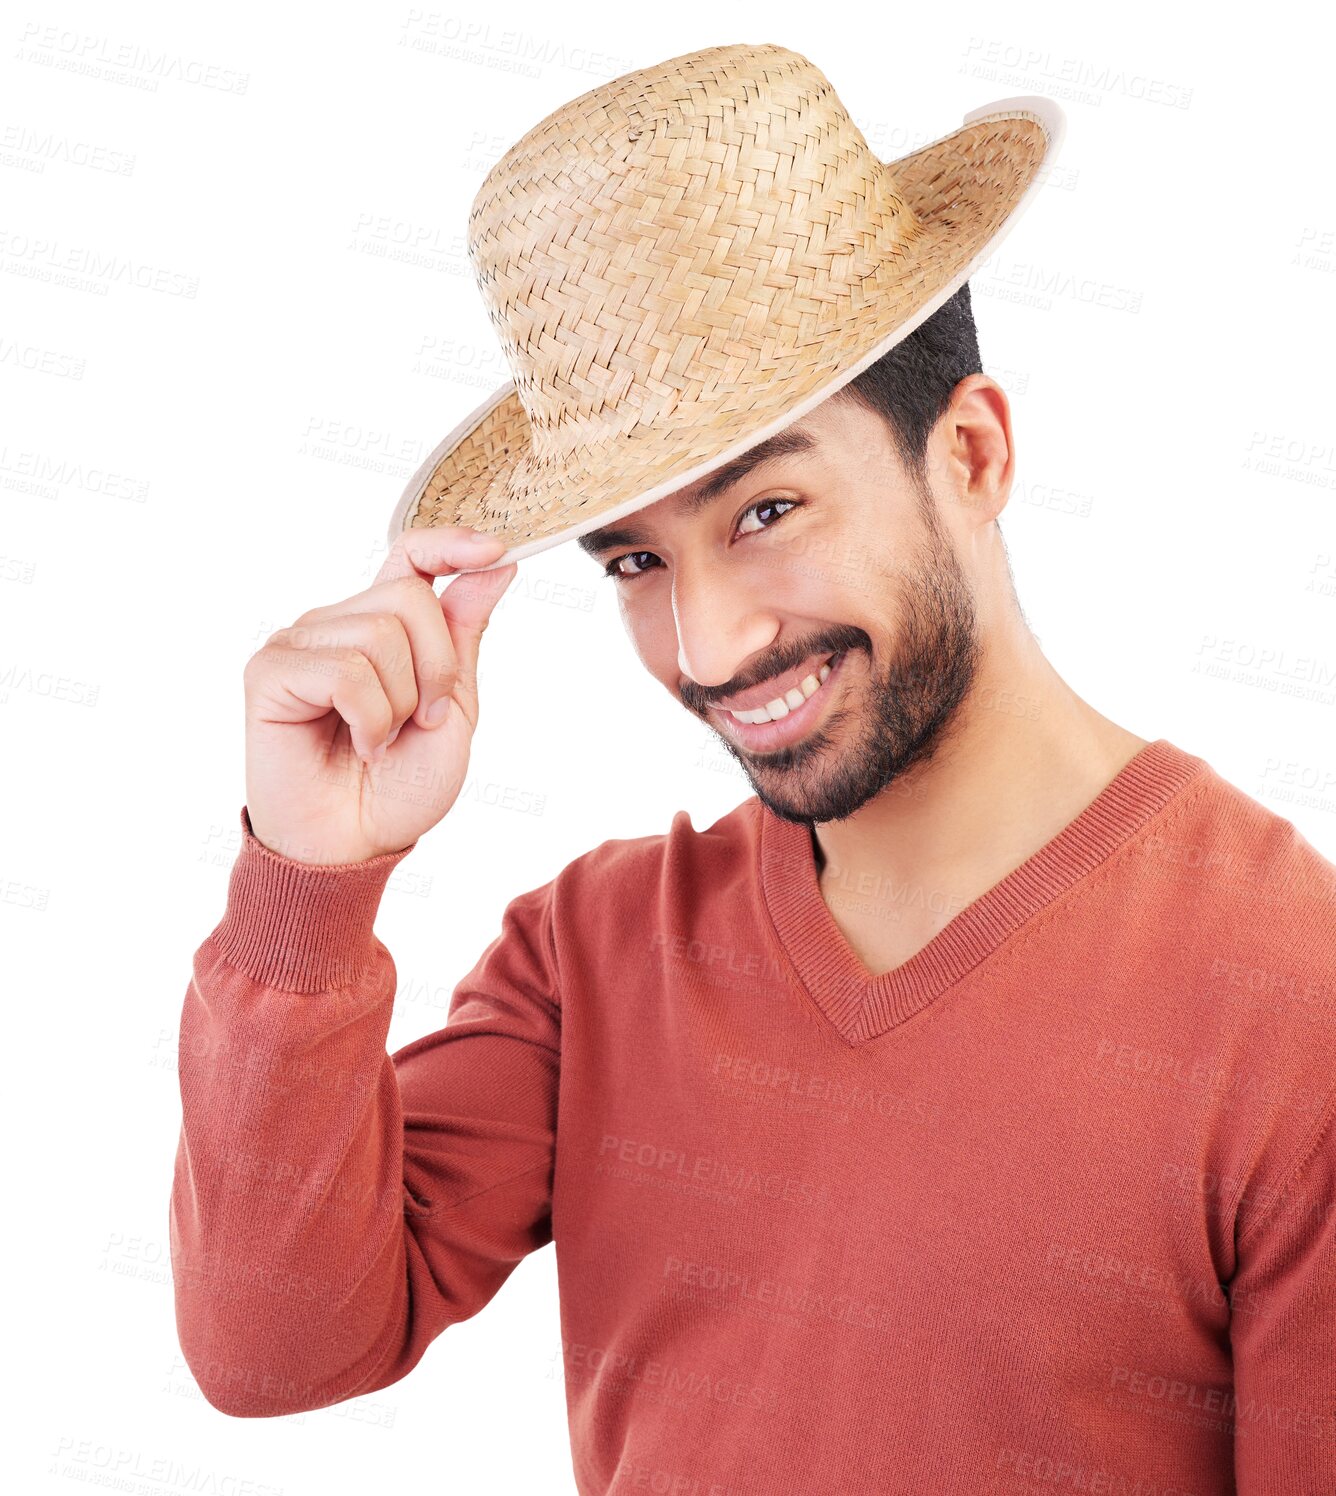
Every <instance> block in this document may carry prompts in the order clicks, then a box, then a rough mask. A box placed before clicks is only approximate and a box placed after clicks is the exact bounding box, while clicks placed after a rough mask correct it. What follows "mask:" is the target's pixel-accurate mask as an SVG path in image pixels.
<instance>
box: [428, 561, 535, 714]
mask: <svg viewBox="0 0 1336 1496" xmlns="http://www.w3.org/2000/svg"><path fill="white" fill-rule="evenodd" d="M518 570H519V562H518V561H508V562H507V563H506V564H505V565H504V566H493V567H489V568H488V569H487V570H486V571H479V572H470V573H469V574H468V575H466V576H462V577H456V578H455V579H454V581H452V582H451V583H450V584H449V585H448V586H447V587H446V588H445V590H444V591H443V592H442V593H441V612H442V613H443V614H444V615H445V619H446V622H447V624H448V625H449V629H450V638H451V640H452V641H453V643H454V646H455V658H456V661H457V664H458V673H457V675H456V678H455V698H456V700H458V702H459V703H460V705H461V706H462V707H463V709H464V712H465V714H466V715H467V717H468V719H469V721H470V723H472V725H473V726H474V727H476V726H477V725H478V645H479V641H480V640H481V639H482V634H483V630H484V629H485V628H486V627H487V624H488V621H489V620H490V618H491V616H492V609H493V608H495V607H496V605H497V603H498V602H499V601H500V599H501V594H502V593H503V592H504V591H505V590H506V588H507V587H509V586H510V584H511V582H512V581H514V579H515V573H516V572H517V571H518Z"/></svg>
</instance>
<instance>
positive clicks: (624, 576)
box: [603, 499, 798, 582]
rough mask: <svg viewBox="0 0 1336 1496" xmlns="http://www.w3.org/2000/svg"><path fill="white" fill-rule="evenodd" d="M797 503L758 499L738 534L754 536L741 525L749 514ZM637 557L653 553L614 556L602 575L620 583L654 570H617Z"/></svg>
mask: <svg viewBox="0 0 1336 1496" xmlns="http://www.w3.org/2000/svg"><path fill="white" fill-rule="evenodd" d="M797 502H798V501H797V500H796V499H759V500H757V502H756V503H755V504H750V505H748V507H747V508H746V509H744V510H743V511H742V520H741V521H739V523H738V533H739V534H746V535H754V534H755V533H756V531H755V530H743V528H742V523H743V521H745V520H746V518H747V516H748V515H750V514H759V512H760V511H761V510H762V509H774V508H775V507H776V506H777V505H780V504H787V505H788V506H789V508H793V507H794V506H796V504H797ZM784 512H785V513H787V512H788V511H787V510H785V511H784ZM781 517H782V516H781ZM777 523H778V520H775V521H772V522H771V523H770V524H763V525H759V526H758V528H759V529H762V530H773V529H774V527H775V525H776V524H777ZM639 556H654V552H653V551H627V552H626V553H625V554H624V555H621V556H615V557H614V558H613V559H612V560H611V561H609V562H608V564H607V565H606V566H605V567H604V568H603V575H604V576H605V577H612V578H614V579H615V580H617V581H620V582H629V581H630V580H631V579H632V578H633V577H643V576H644V575H645V573H646V572H647V571H653V570H654V568H653V567H652V566H639V563H637V565H638V570H636V571H620V570H619V569H618V568H619V567H620V566H621V564H622V562H623V561H631V560H634V559H635V558H636V557H639ZM655 559H656V560H657V557H655Z"/></svg>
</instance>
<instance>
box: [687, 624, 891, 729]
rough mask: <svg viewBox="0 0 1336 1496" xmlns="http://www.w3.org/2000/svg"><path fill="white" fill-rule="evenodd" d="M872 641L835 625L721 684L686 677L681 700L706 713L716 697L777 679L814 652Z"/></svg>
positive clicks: (833, 651)
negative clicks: (698, 681) (708, 683)
mask: <svg viewBox="0 0 1336 1496" xmlns="http://www.w3.org/2000/svg"><path fill="white" fill-rule="evenodd" d="M871 647H872V641H871V639H869V638H868V636H867V633H866V632H865V631H864V630H863V629H860V628H855V627H853V626H852V625H847V626H842V627H840V628H838V629H832V630H830V631H829V632H828V633H825V634H822V635H821V636H819V637H814V638H811V639H805V640H803V641H801V642H800V643H798V644H796V645H794V646H793V647H791V648H789V649H785V650H783V651H779V652H777V653H775V654H774V655H772V656H771V657H770V659H768V660H767V661H766V662H765V663H764V665H763V666H761V667H760V668H758V669H755V670H749V671H748V672H747V673H746V674H745V675H735V676H734V677H733V679H732V680H729V681H725V682H724V684H723V685H722V686H710V687H705V686H700V685H698V684H697V683H696V682H695V681H685V682H683V684H682V685H681V687H680V691H681V696H682V700H683V701H684V702H685V703H686V705H687V706H689V707H690V708H691V709H692V710H693V711H696V712H699V713H701V714H704V712H705V711H706V709H707V708H708V707H709V706H710V705H712V704H713V703H714V702H716V701H725V700H727V698H728V697H730V696H737V695H740V694H741V693H742V692H743V691H750V690H752V689H753V688H754V687H756V686H763V685H764V684H765V683H766V681H769V680H775V679H777V678H778V677H779V676H781V675H783V674H784V672H785V671H786V670H792V669H794V668H795V667H796V666H798V665H801V664H802V662H803V661H804V660H809V659H811V658H812V656H813V655H827V654H842V653H847V652H850V651H852V650H855V649H864V648H866V649H870V648H871Z"/></svg>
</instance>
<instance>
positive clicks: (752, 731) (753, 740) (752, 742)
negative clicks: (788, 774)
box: [712, 651, 848, 753]
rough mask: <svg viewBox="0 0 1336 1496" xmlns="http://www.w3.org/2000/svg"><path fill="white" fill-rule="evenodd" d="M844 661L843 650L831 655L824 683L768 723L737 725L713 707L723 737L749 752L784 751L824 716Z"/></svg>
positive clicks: (725, 714) (724, 712) (737, 723)
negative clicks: (786, 712) (798, 703)
mask: <svg viewBox="0 0 1336 1496" xmlns="http://www.w3.org/2000/svg"><path fill="white" fill-rule="evenodd" d="M847 658H848V656H847V654H846V653H845V652H843V651H841V652H839V653H837V654H836V655H834V656H833V663H832V665H831V667H830V670H829V671H828V672H827V674H826V678H825V680H824V681H822V682H821V684H820V685H819V686H818V687H817V688H816V690H815V691H813V692H812V694H811V695H810V696H808V697H805V698H804V699H803V703H802V705H801V706H797V707H793V708H791V709H790V711H789V712H788V714H787V715H786V716H783V717H778V718H776V719H775V720H773V721H770V722H739V721H738V719H737V718H736V717H735V716H733V714H732V713H731V712H729V711H727V710H725V709H724V708H722V707H713V708H712V710H713V711H714V712H715V714H716V715H717V716H718V717H719V719H720V725H721V728H722V730H723V732H724V733H725V735H726V736H728V737H730V738H732V739H733V741H734V742H735V743H737V744H738V745H739V747H741V748H744V749H746V750H747V751H748V752H749V753H768V752H773V751H775V750H778V749H780V748H785V747H787V746H788V745H789V744H790V743H794V742H797V741H798V739H799V738H801V737H803V736H805V735H806V734H807V733H808V732H809V731H810V730H811V729H812V728H813V727H815V725H816V723H817V722H818V720H819V719H820V718H821V717H822V716H823V715H824V714H825V712H826V710H827V708H828V706H829V704H830V702H831V701H832V700H833V697H834V692H835V691H836V690H837V688H838V687H837V682H843V679H844V663H845V660H846V659H847ZM817 668H818V669H820V666H818V667H817ZM773 699H774V698H773V697H772V698H771V700H773Z"/></svg>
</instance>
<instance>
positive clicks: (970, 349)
mask: <svg viewBox="0 0 1336 1496" xmlns="http://www.w3.org/2000/svg"><path fill="white" fill-rule="evenodd" d="M982 373H983V369H982V366H981V365H980V362H979V335H978V331H977V329H976V328H975V326H974V310H973V308H972V307H971V305H970V286H969V282H968V281H966V282H965V283H964V284H963V285H962V286H961V287H960V289H959V290H958V291H957V292H956V293H955V294H954V295H953V296H950V297H948V298H947V299H946V301H944V302H943V303H942V305H941V306H939V307H938V308H937V310H936V311H935V312H934V313H933V314H932V316H930V317H927V318H925V319H924V320H923V321H922V322H920V323H919V325H918V326H917V327H916V328H915V329H914V331H913V332H911V333H910V334H909V336H908V337H906V338H902V339H901V340H900V341H899V342H898V343H897V344H896V345H895V347H894V348H892V349H891V351H890V352H889V353H885V354H883V355H882V356H881V358H879V359H878V360H877V361H876V363H874V364H871V365H869V366H868V367H867V368H866V369H864V370H863V372H862V373H861V374H859V375H858V376H857V377H856V378H854V379H851V380H850V381H849V383H848V384H846V385H844V386H843V387H842V388H841V389H839V390H837V391H836V392H835V394H834V395H833V396H832V397H831V398H832V399H835V400H857V401H859V402H861V403H862V404H863V405H865V406H866V407H867V408H868V409H869V410H871V411H874V412H876V413H877V414H878V415H880V416H882V417H883V419H884V420H885V421H886V423H887V425H888V426H889V428H890V431H891V436H892V438H893V439H894V442H895V447H896V451H897V452H898V453H899V454H900V460H901V461H902V462H903V463H904V465H905V466H906V468H908V469H909V472H910V475H911V477H913V478H914V480H915V481H916V483H917V484H918V485H919V488H920V490H921V491H924V492H926V488H927V460H926V452H927V446H928V437H929V435H930V434H931V432H932V428H933V427H934V426H935V425H936V424H937V421H938V419H939V418H940V416H941V414H942V412H943V411H944V410H945V409H946V407H947V405H948V404H949V403H950V400H951V395H952V392H953V391H954V390H955V387H956V385H958V384H959V383H960V381H961V380H962V379H964V378H965V377H966V375H969V374H982Z"/></svg>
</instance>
